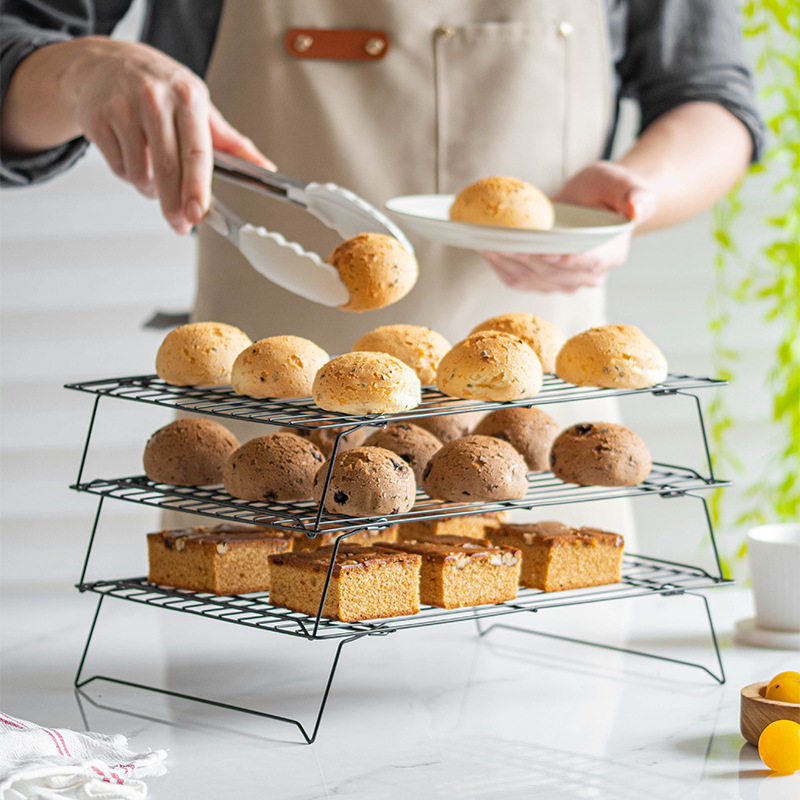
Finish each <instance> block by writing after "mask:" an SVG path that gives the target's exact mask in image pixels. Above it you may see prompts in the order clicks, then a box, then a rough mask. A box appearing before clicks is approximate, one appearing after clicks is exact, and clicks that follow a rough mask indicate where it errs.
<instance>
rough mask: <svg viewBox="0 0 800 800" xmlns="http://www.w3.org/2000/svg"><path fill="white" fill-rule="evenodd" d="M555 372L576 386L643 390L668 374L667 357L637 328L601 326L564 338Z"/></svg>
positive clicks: (659, 381) (630, 326)
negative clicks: (565, 339) (564, 341)
mask: <svg viewBox="0 0 800 800" xmlns="http://www.w3.org/2000/svg"><path fill="white" fill-rule="evenodd" d="M556 374H557V375H558V377H559V378H561V379H562V380H564V381H567V382H568V383H574V384H577V385H578V386H602V387H605V388H608V389H621V388H624V389H644V388H646V387H648V386H655V384H657V383H661V381H663V380H664V379H665V378H666V377H667V360H666V359H665V358H664V354H663V353H662V352H661V350H659V349H658V347H657V346H656V345H655V344H654V343H653V342H651V341H650V339H648V338H647V337H646V336H645V335H644V334H643V333H642V332H641V330H639V328H637V327H635V326H633V325H602V326H600V327H598V328H590V329H589V330H587V331H583V333H579V334H577V335H576V336H573V337H572V338H571V339H568V340H567V341H566V343H565V344H564V346H563V347H562V348H561V350H560V351H559V353H558V358H557V359H556Z"/></svg>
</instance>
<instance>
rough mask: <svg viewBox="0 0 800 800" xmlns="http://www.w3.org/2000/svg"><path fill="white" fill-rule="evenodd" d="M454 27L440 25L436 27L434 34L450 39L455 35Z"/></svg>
mask: <svg viewBox="0 0 800 800" xmlns="http://www.w3.org/2000/svg"><path fill="white" fill-rule="evenodd" d="M455 33H456V31H455V28H453V26H452V25H442V26H440V27H438V28H437V29H436V35H437V36H438V37H439V38H440V39H451V38H452V37H453V36H455Z"/></svg>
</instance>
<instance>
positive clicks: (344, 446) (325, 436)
mask: <svg viewBox="0 0 800 800" xmlns="http://www.w3.org/2000/svg"><path fill="white" fill-rule="evenodd" d="M303 424H305V425H314V423H313V422H304V423H303ZM281 430H282V431H283V432H284V433H293V434H294V435H295V436H302V437H303V438H304V439H308V440H309V441H311V442H313V443H314V444H315V445H316V446H317V447H319V449H320V450H321V451H322V454H323V455H324V456H325V458H328V456H330V454H331V452H332V451H333V443H334V442H335V441H336V437H337V436H338V435H339V431H341V430H342V428H341V427H335V428H319V429H317V430H309V429H307V428H282V429H281ZM367 436H369V430H368V429H367V428H355V429H354V430H352V431H349V432H348V433H345V434H343V435H342V437H341V438H340V439H339V448H338V452H339V453H343V452H344V451H345V450H352V449H353V448H354V447H360V446H361V445H362V444H364V442H365V441H366V438H367Z"/></svg>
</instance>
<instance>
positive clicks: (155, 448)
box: [142, 417, 239, 486]
mask: <svg viewBox="0 0 800 800" xmlns="http://www.w3.org/2000/svg"><path fill="white" fill-rule="evenodd" d="M238 446H239V440H238V439H237V438H236V437H235V436H234V435H233V434H232V433H231V432H230V431H229V430H228V429H227V428H226V427H225V426H224V425H220V424H219V422H214V420H211V419H202V418H200V417H190V418H188V419H177V420H175V422H171V423H170V424H169V425H165V426H164V427H163V428H159V429H158V430H157V431H156V432H155V433H154V434H153V435H152V436H151V437H150V438H149V439H148V440H147V444H146V445H145V448H144V456H143V458H142V461H143V463H144V473H145V475H147V477H148V478H150V480H151V481H156V482H157V483H174V484H177V485H178V486H207V485H209V484H214V483H222V468H223V464H224V463H225V461H226V459H227V458H228V456H229V455H230V454H231V453H232V452H233V451H234V450H236V448H237V447H238Z"/></svg>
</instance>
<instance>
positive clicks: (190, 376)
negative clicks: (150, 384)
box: [156, 322, 252, 386]
mask: <svg viewBox="0 0 800 800" xmlns="http://www.w3.org/2000/svg"><path fill="white" fill-rule="evenodd" d="M251 344H252V342H251V341H250V337H249V336H248V335H247V334H246V333H244V332H243V331H240V330H239V329H238V328H234V326H233V325H226V324H225V323H224V322H190V323H188V324H187V325H181V326H180V327H179V328H175V330H173V331H170V332H169V333H168V334H167V335H166V336H165V337H164V341H163V342H161V347H159V348H158V353H157V354H156V373H157V374H158V377H159V378H161V380H164V381H166V382H167V383H171V384H173V385H175V386H226V385H227V384H229V383H230V382H231V367H233V362H234V360H235V359H236V356H238V355H239V353H241V352H242V350H244V349H245V347H248V346H249V345H251Z"/></svg>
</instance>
